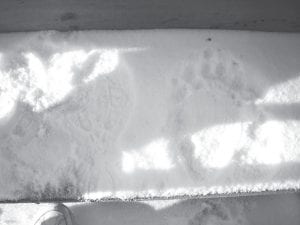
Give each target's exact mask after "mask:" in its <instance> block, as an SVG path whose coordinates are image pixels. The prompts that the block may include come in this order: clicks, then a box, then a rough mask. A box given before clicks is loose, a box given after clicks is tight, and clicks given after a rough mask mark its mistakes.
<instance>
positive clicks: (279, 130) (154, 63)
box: [0, 30, 300, 200]
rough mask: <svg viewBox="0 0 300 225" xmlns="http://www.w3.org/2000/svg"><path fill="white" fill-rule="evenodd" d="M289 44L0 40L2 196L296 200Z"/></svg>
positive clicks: (222, 38)
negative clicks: (281, 193) (284, 196)
mask: <svg viewBox="0 0 300 225" xmlns="http://www.w3.org/2000/svg"><path fill="white" fill-rule="evenodd" d="M299 75H300V35H299V34H291V33H290V34H280V33H261V32H237V31H230V32H229V31H226V32H225V31H206V30H202V31H195V30H194V31H189V30H169V31H130V32H129V31H89V32H71V33H59V32H52V31H49V32H36V33H15V34H1V35H0V199H1V200H17V199H51V198H84V199H88V200H99V199H102V198H122V199H128V198H135V197H140V198H143V197H168V196H174V195H176V196H186V195H206V194H226V193H233V192H257V191H266V190H274V191H276V190H286V189H299V186H300V164H299V163H300V149H299V146H300V145H299V144H300V122H299V118H300V117H299V115H300V114H299V113H300V112H299V109H300V105H299V103H300V89H299V88H298V87H299V85H298V84H300V78H299Z"/></svg>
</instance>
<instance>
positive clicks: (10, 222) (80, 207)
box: [0, 194, 300, 225]
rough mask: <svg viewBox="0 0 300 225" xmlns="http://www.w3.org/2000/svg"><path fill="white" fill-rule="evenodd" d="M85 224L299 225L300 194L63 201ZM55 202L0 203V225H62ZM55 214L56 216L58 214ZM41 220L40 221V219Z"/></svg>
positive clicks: (75, 222) (76, 222) (75, 216)
mask: <svg viewBox="0 0 300 225" xmlns="http://www.w3.org/2000/svg"><path fill="white" fill-rule="evenodd" d="M66 205H67V206H68V207H69V209H70V210H71V212H72V213H73V219H74V221H73V223H74V224H78V225H81V224H84V225H101V224H108V225H119V224H126V225H127V224H130V225H135V224H137V225H140V224H145V225H148V224H149V225H150V224H151V225H177V224H190V225H198V224H201V225H209V224H222V225H249V224H251V225H261V224H272V225H282V224H289V225H299V222H300V196H299V194H286V195H268V196H259V197H257V196H247V197H238V198H215V199H190V200H155V201H140V202H97V203H67V204H66ZM53 209H54V204H46V203H43V204H28V203H27V204H0V223H1V225H33V224H36V225H37V224H41V222H42V224H43V225H44V224H51V225H53V224H64V223H54V221H59V220H60V219H62V218H61V215H59V214H58V213H56V214H55V212H53ZM57 214H58V215H57ZM38 222H40V223H38Z"/></svg>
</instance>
